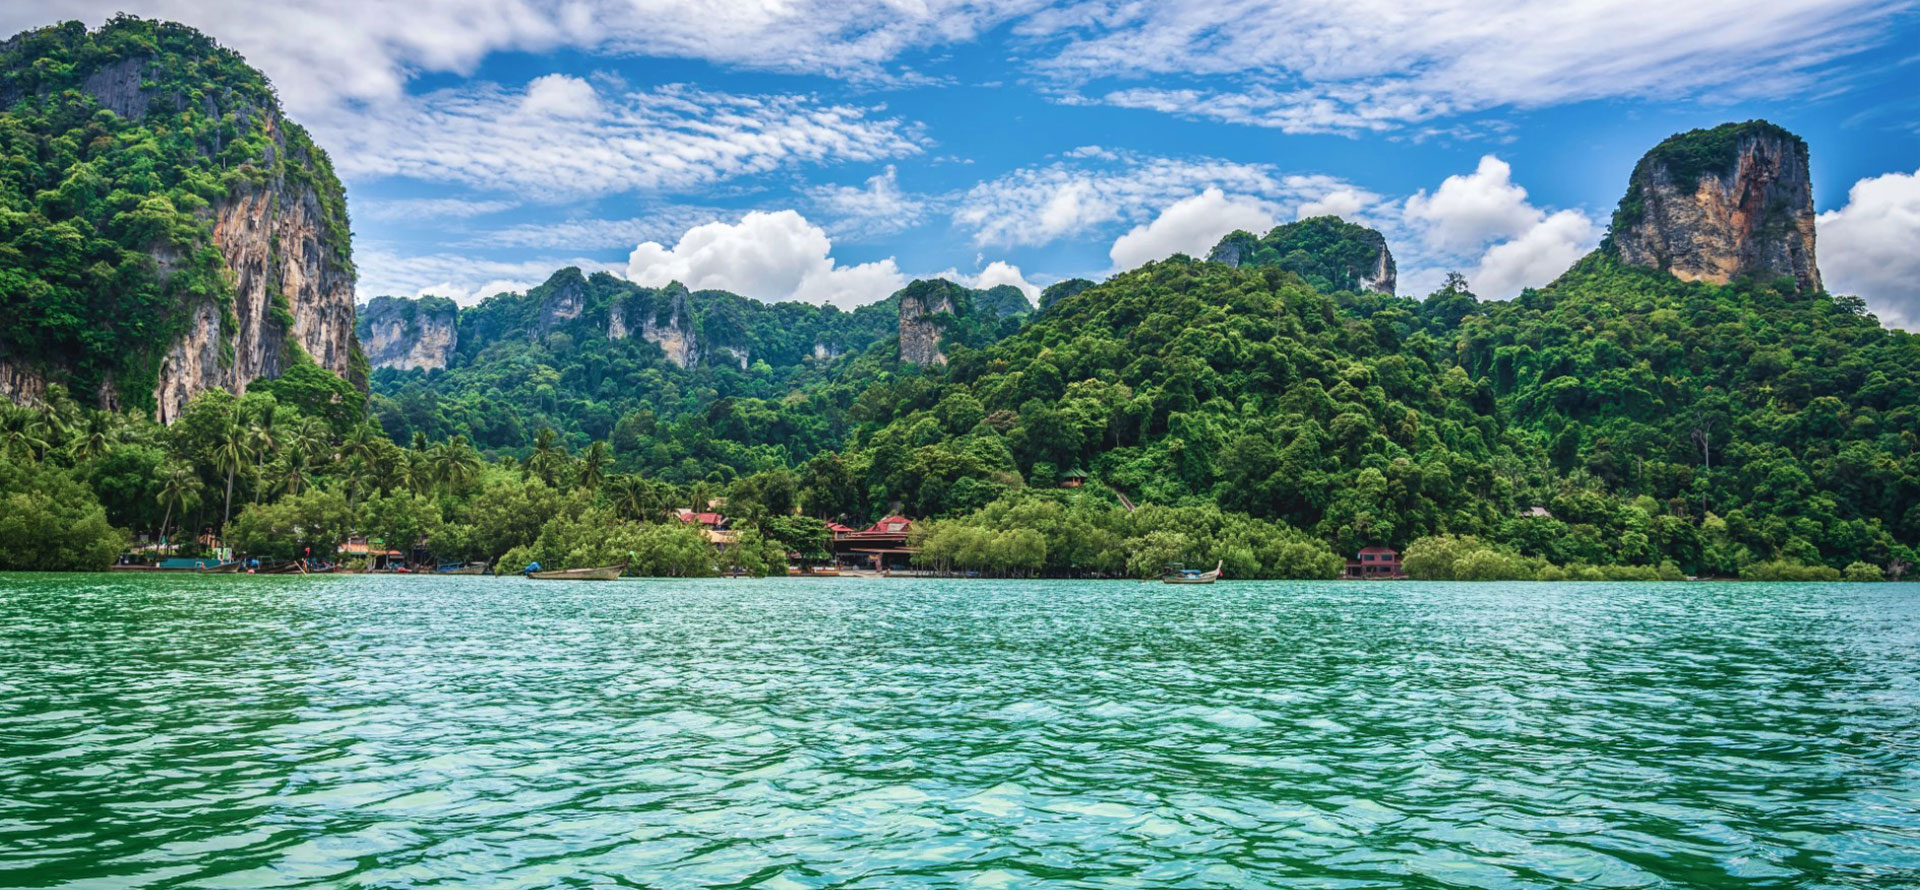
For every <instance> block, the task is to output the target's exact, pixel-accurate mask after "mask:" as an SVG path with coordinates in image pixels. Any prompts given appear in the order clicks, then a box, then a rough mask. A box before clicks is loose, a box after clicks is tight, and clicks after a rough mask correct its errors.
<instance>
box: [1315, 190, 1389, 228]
mask: <svg viewBox="0 0 1920 890" xmlns="http://www.w3.org/2000/svg"><path fill="white" fill-rule="evenodd" d="M1379 202H1380V196H1379V195H1376V194H1374V193H1372V192H1369V191H1367V190H1365V189H1358V188H1354V187H1352V186H1340V187H1336V188H1334V189H1333V190H1332V191H1330V192H1327V193H1326V194H1325V195H1323V196H1321V197H1320V198H1317V199H1315V200H1312V201H1307V202H1305V203H1303V204H1301V205H1300V206H1299V208H1297V209H1296V210H1295V211H1294V218H1295V219H1308V218H1311V217H1315V216H1337V217H1340V218H1341V219H1344V220H1347V221H1348V222H1356V221H1359V220H1360V219H1361V213H1362V211H1365V210H1367V209H1368V208H1370V207H1372V206H1373V205H1375V204H1378V203H1379Z"/></svg>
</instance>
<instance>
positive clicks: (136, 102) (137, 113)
mask: <svg viewBox="0 0 1920 890" xmlns="http://www.w3.org/2000/svg"><path fill="white" fill-rule="evenodd" d="M146 72H147V60H146V59H145V58H132V59H121V60H120V61H118V62H114V63H113V64H111V65H106V66H103V67H102V68H101V69H100V70H98V71H95V72H93V73H92V74H89V75H87V81H86V84H85V85H84V86H83V87H82V88H83V89H85V90H86V91H87V93H88V94H89V95H91V96H93V98H94V101H96V102H99V103H100V107H102V108H105V109H107V110H109V111H111V112H113V113H114V114H117V115H120V116H121V117H124V118H130V119H132V120H139V119H141V118H143V117H146V116H147V108H148V106H150V105H152V104H153V97H154V92H153V91H152V90H146V89H142V88H141V83H142V82H143V81H144V80H145V79H146Z"/></svg>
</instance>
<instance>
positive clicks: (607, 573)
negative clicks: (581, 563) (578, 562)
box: [527, 562, 627, 581]
mask: <svg viewBox="0 0 1920 890" xmlns="http://www.w3.org/2000/svg"><path fill="white" fill-rule="evenodd" d="M626 570H627V564H626V563H624V562H623V563H621V564H619V565H617V566H598V567H595V568H590V569H553V570H551V571H540V572H528V573H527V577H529V578H532V579H533V580H535V581H615V580H618V579H619V578H620V576H621V575H622V574H623V573H625V572H626Z"/></svg>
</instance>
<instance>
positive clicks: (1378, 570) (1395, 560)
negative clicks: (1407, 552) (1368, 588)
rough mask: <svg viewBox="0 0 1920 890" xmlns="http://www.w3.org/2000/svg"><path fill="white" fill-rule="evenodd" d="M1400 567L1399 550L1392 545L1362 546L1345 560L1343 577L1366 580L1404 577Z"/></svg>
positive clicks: (1404, 573) (1404, 574)
mask: <svg viewBox="0 0 1920 890" xmlns="http://www.w3.org/2000/svg"><path fill="white" fill-rule="evenodd" d="M1406 576H1407V573H1406V572H1404V571H1401V569H1400V551H1398V550H1395V549H1393V548H1392V547H1363V548H1361V550H1360V552H1359V553H1357V554H1355V555H1354V557H1353V558H1352V559H1349V560H1347V571H1346V574H1345V577H1348V578H1362V579H1368V580H1388V579H1395V578H1405V577H1406Z"/></svg>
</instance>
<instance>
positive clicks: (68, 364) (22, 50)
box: [0, 16, 349, 410]
mask: <svg viewBox="0 0 1920 890" xmlns="http://www.w3.org/2000/svg"><path fill="white" fill-rule="evenodd" d="M288 177H294V178H299V179H301V180H302V181H305V182H308V183H309V184H310V185H312V186H313V187H314V188H315V190H316V192H317V193H318V195H319V197H320V201H321V205H322V207H321V210H322V213H323V215H324V216H325V218H326V219H327V220H329V221H330V223H331V225H330V226H329V229H330V231H331V232H332V233H333V234H334V237H336V238H337V239H338V243H336V244H333V245H330V246H332V247H333V248H334V249H335V251H336V253H337V254H338V256H339V257H340V258H341V259H342V260H344V259H345V258H346V257H347V256H348V251H349V246H348V244H347V225H346V204H345V197H344V192H343V191H342V189H341V187H340V183H339V182H338V180H336V179H335V178H334V176H333V173H332V168H331V165H330V164H329V162H328V160H327V158H326V155H325V153H324V152H322V151H320V150H319V149H318V148H317V147H315V146H314V145H313V143H312V141H311V140H310V139H309V138H308V137H307V134H306V133H305V131H303V130H301V129H300V128H299V127H298V126H297V125H295V124H293V123H292V122H291V121H287V120H284V119H282V118H281V117H280V115H279V111H278V105H277V103H276V100H275V98H274V94H273V89H272V87H271V86H269V85H268V84H267V81H266V79H265V78H264V77H262V76H261V75H260V73H259V72H258V71H255V70H254V69H253V68H251V67H249V66H248V65H247V64H246V62H245V61H244V60H242V59H241V58H240V57H239V56H238V55H236V54H235V53H233V52H231V51H229V50H226V49H223V48H221V47H220V46H218V45H217V44H215V43H214V42H213V41H212V40H211V39H210V38H208V37H206V36H205V35H203V34H201V33H199V32H197V31H195V30H193V29H191V28H187V27H184V26H181V25H175V24H171V23H166V22H155V21H149V20H144V19H137V18H132V17H128V16H119V17H115V18H113V19H111V20H109V21H108V22H107V24H106V25H105V26H103V27H101V28H100V29H98V30H96V31H91V32H89V31H88V30H87V29H86V27H85V26H84V25H82V24H80V23H79V22H68V23H65V24H62V25H58V26H55V27H50V28H44V29H40V30H36V31H28V32H25V33H23V34H20V35H17V36H15V37H13V38H12V39H10V40H8V41H7V42H5V43H4V44H0V359H4V360H6V361H8V362H10V363H12V364H14V365H16V366H21V367H25V368H28V369H30V370H33V371H35V372H37V373H46V374H49V375H51V376H54V377H56V378H58V379H60V380H62V381H63V382H64V383H65V384H66V385H67V386H68V387H69V388H70V389H72V390H73V391H75V392H86V393H92V392H94V391H96V390H98V389H99V388H100V386H101V384H103V383H106V382H109V381H111V382H113V383H114V384H115V388H116V389H117V390H118V391H119V392H120V393H121V394H122V397H123V398H124V400H125V401H126V402H127V403H128V404H129V405H131V406H133V407H136V408H142V409H146V410H151V401H152V392H153V388H154V383H155V380H156V374H157V373H158V368H159V362H160V359H161V355H162V353H163V352H164V350H165V349H166V347H167V345H168V344H171V343H172V342H173V341H174V340H175V339H176V338H177V337H178V335H179V334H180V333H181V332H182V331H183V330H184V328H185V325H186V316H187V310H188V307H189V306H191V305H192V304H194V303H196V302H199V301H201V300H205V299H208V298H211V299H213V300H214V301H215V302H216V303H217V304H218V305H219V306H221V307H222V309H223V311H224V312H225V315H226V317H227V326H228V327H229V328H231V327H232V326H233V324H234V323H235V322H233V320H232V319H233V311H232V303H233V295H232V285H231V284H230V283H229V282H228V281H227V280H226V278H225V277H224V272H225V269H224V267H223V265H222V261H221V257H220V254H219V252H218V251H217V250H216V249H215V248H214V246H213V233H212V223H211V212H210V209H211V207H212V206H213V205H214V204H215V203H217V202H219V201H220V200H222V199H223V198H225V197H226V196H228V195H229V194H232V193H234V192H237V191H240V190H244V189H247V188H249V187H256V186H260V185H262V184H265V183H268V182H272V181H277V180H280V179H283V178H288Z"/></svg>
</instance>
